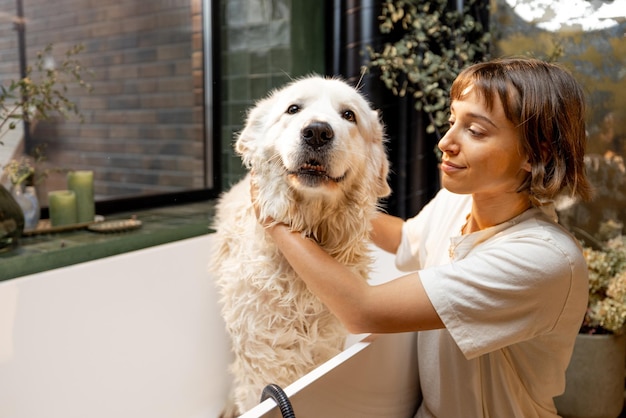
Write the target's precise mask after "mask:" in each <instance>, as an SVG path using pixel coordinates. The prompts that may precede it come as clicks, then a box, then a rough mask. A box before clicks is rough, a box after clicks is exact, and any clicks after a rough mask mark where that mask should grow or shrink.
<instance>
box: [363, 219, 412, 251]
mask: <svg viewBox="0 0 626 418" xmlns="http://www.w3.org/2000/svg"><path fill="white" fill-rule="evenodd" d="M403 225H404V221H403V220H402V219H401V218H398V217H396V216H392V215H388V214H386V213H380V212H379V213H377V214H376V217H375V218H374V219H372V231H371V232H370V238H371V240H372V242H373V243H374V244H376V246H377V247H378V248H380V249H382V250H384V251H387V252H388V253H391V254H395V253H396V252H397V251H398V247H399V246H400V241H401V239H402V226H403Z"/></svg>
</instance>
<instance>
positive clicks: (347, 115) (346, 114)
mask: <svg viewBox="0 0 626 418" xmlns="http://www.w3.org/2000/svg"><path fill="white" fill-rule="evenodd" d="M341 117H342V118H344V119H345V120H347V121H348V122H354V123H356V115H355V114H354V112H353V111H351V110H344V111H343V114H342V115H341Z"/></svg>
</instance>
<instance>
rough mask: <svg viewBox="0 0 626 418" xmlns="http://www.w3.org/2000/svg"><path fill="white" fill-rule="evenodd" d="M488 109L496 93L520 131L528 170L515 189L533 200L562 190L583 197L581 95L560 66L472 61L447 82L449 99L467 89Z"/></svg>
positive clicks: (586, 190)
mask: <svg viewBox="0 0 626 418" xmlns="http://www.w3.org/2000/svg"><path fill="white" fill-rule="evenodd" d="M469 86H473V89H472V90H473V91H477V92H478V94H479V95H480V96H481V97H482V98H483V100H485V104H486V106H487V108H488V109H489V110H491V108H492V106H493V103H494V98H495V97H496V96H495V95H496V94H497V97H498V98H499V99H500V101H501V102H502V106H503V107H504V113H505V115H506V117H507V119H509V120H510V121H511V122H513V124H515V126H517V129H518V130H519V133H520V137H521V140H522V144H521V145H522V147H523V148H524V151H525V152H526V153H527V155H528V158H529V162H530V164H531V167H532V169H531V173H530V175H529V176H528V178H527V179H526V181H525V182H524V183H523V184H522V186H521V187H520V189H519V191H523V190H528V191H529V193H530V197H531V199H532V200H533V202H534V203H541V202H545V201H549V200H553V199H554V198H556V197H557V196H558V195H560V194H563V193H567V194H569V195H570V196H571V197H578V198H580V199H582V200H585V201H588V200H590V199H591V195H592V188H591V185H590V183H589V181H588V180H587V176H586V174H585V163H584V156H585V148H586V143H587V135H586V129H585V96H584V93H583V90H582V88H581V86H580V84H579V83H578V82H577V81H576V80H575V79H574V77H573V76H572V75H571V73H569V72H568V71H567V70H565V69H564V68H562V67H560V66H559V65H557V64H552V63H548V62H545V61H541V60H538V59H533V58H507V59H497V60H493V61H488V62H482V63H478V64H474V65H472V66H470V67H468V68H466V69H465V70H463V71H462V72H461V74H459V76H458V77H457V79H456V80H455V81H454V83H453V84H452V88H451V91H450V99H451V100H452V101H454V100H458V99H461V98H462V97H463V95H464V92H465V91H466V89H467V87H469Z"/></svg>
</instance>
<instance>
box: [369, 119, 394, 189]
mask: <svg viewBox="0 0 626 418" xmlns="http://www.w3.org/2000/svg"><path fill="white" fill-rule="evenodd" d="M371 112H372V118H371V121H372V123H371V126H370V127H369V132H370V133H371V135H372V136H371V139H372V141H373V142H374V150H373V152H372V153H371V158H372V159H374V161H372V162H373V163H374V164H373V165H372V167H379V168H380V170H379V175H378V178H377V179H376V194H377V196H378V197H387V196H389V195H390V194H391V187H389V182H388V176H389V159H388V157H387V151H386V149H385V142H386V139H385V127H384V125H383V122H382V117H381V114H380V112H378V111H376V110H372V111H371Z"/></svg>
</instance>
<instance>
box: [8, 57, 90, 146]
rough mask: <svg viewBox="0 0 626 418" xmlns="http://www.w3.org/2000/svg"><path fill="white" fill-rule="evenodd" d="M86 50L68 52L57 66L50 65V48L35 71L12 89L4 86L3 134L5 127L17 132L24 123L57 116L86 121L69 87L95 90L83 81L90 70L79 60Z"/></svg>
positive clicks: (38, 60)
mask: <svg viewBox="0 0 626 418" xmlns="http://www.w3.org/2000/svg"><path fill="white" fill-rule="evenodd" d="M83 49H84V47H83V45H75V46H73V47H72V48H70V49H69V50H67V51H66V52H65V55H64V58H63V60H62V61H61V63H60V64H59V65H58V66H55V65H51V63H50V59H51V57H52V45H48V46H47V47H46V48H45V49H44V50H43V51H39V52H38V53H37V59H36V62H35V65H34V67H33V66H28V68H26V76H25V77H23V78H21V79H19V80H16V81H11V82H10V84H9V85H8V86H6V85H3V86H0V130H2V129H3V128H5V127H8V128H9V129H15V127H16V126H17V123H18V122H19V121H22V120H23V121H27V122H33V121H35V120H45V119H49V118H50V117H52V116H53V115H54V114H59V115H61V116H62V117H63V118H64V119H68V118H69V117H70V116H71V115H72V114H74V115H76V116H78V117H79V118H81V120H82V115H81V113H80V112H79V110H78V106H77V105H76V103H74V102H73V101H72V100H70V99H69V98H68V97H67V92H68V85H70V84H73V83H76V84H77V85H78V86H80V87H81V88H84V89H86V90H88V91H91V89H92V87H91V85H89V84H87V83H86V82H85V81H84V80H83V74H84V73H85V72H86V70H85V69H84V68H83V67H82V66H81V64H80V61H79V60H78V59H77V58H76V55H77V54H79V53H80V52H81V51H82V50H83ZM2 132H5V133H6V131H2ZM0 135H1V134H0ZM0 137H1V136H0ZM0 145H2V142H1V141H0Z"/></svg>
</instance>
